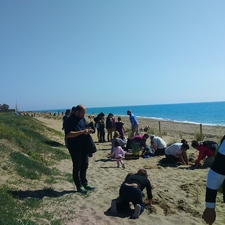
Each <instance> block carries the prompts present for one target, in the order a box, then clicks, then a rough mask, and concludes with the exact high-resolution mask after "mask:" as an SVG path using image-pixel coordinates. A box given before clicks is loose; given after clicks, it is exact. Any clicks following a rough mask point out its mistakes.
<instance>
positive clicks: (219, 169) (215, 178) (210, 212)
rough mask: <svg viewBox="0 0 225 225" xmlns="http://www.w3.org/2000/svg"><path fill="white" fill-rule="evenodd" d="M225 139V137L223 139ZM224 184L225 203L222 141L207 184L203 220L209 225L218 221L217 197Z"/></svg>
mask: <svg viewBox="0 0 225 225" xmlns="http://www.w3.org/2000/svg"><path fill="white" fill-rule="evenodd" d="M223 138H224V137H223ZM222 184H223V201H224V202H225V141H222V143H221V145H220V147H219V150H218V152H217V154H216V157H215V160H214V162H213V164H212V167H211V168H210V169H209V172H208V177H207V182H206V196H205V201H206V203H205V206H206V208H205V210H204V212H203V215H202V218H203V219H204V220H205V222H206V223H207V224H209V225H212V224H213V223H214V222H215V220H216V211H215V207H216V195H217V192H218V189H219V188H220V186H221V185H222Z"/></svg>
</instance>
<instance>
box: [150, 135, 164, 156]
mask: <svg viewBox="0 0 225 225" xmlns="http://www.w3.org/2000/svg"><path fill="white" fill-rule="evenodd" d="M150 142H151V148H152V149H153V151H154V155H155V156H158V155H164V154H165V149H166V147H167V144H166V142H165V141H164V140H163V139H162V138H161V137H158V136H155V135H151V136H150Z"/></svg>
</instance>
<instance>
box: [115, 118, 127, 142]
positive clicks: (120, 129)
mask: <svg viewBox="0 0 225 225" xmlns="http://www.w3.org/2000/svg"><path fill="white" fill-rule="evenodd" d="M114 129H115V131H118V132H119V133H120V138H122V139H125V132H126V131H125V128H124V123H123V122H122V121H121V117H120V116H119V117H118V118H117V122H115V124H114Z"/></svg>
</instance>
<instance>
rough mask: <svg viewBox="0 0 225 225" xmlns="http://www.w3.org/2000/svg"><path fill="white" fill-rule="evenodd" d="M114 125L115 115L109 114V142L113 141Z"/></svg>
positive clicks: (107, 122)
mask: <svg viewBox="0 0 225 225" xmlns="http://www.w3.org/2000/svg"><path fill="white" fill-rule="evenodd" d="M114 123H115V120H114V117H113V114H112V113H109V114H108V116H107V118H106V129H107V139H108V141H109V142H110V141H112V136H113V134H112V133H113V128H114Z"/></svg>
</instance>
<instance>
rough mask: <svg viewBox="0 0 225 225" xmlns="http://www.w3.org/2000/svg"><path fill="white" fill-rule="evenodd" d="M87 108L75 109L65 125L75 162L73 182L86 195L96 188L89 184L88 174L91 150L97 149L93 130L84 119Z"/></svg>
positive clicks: (81, 106)
mask: <svg viewBox="0 0 225 225" xmlns="http://www.w3.org/2000/svg"><path fill="white" fill-rule="evenodd" d="M85 113H86V108H85V107H84V106H83V105H78V106H76V107H75V108H73V111H72V113H71V115H70V116H69V117H68V118H67V120H66V124H65V134H66V138H67V144H68V147H67V148H68V150H69V153H70V155H71V158H72V162H73V180H74V183H75V185H76V188H77V191H78V192H80V193H82V194H86V193H87V191H88V190H94V189H95V188H94V187H93V186H91V185H89V184H88V180H87V178H86V173H87V169H88V156H89V148H90V145H91V147H93V148H95V149H96V147H95V144H94V142H93V140H92V138H91V136H90V134H91V133H92V132H93V129H91V128H89V127H88V124H87V122H86V120H85V118H84V115H85Z"/></svg>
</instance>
